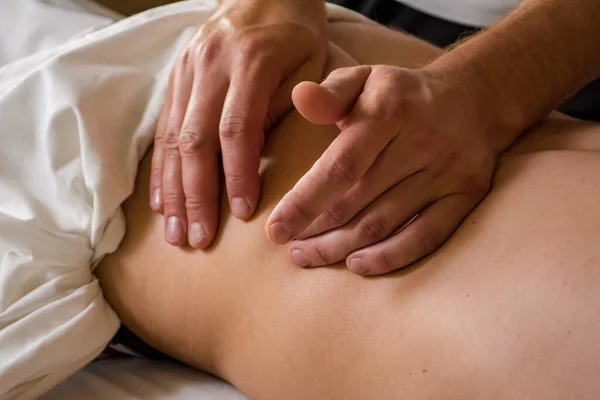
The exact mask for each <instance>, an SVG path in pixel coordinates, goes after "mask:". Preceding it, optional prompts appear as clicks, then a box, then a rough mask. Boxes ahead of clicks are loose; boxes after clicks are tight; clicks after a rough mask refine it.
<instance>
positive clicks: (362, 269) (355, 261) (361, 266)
mask: <svg viewBox="0 0 600 400" xmlns="http://www.w3.org/2000/svg"><path fill="white" fill-rule="evenodd" d="M348 269H349V270H350V271H352V272H354V273H355V274H358V275H364V274H366V273H367V267H366V266H365V262H364V261H363V260H361V259H360V258H358V257H355V258H351V259H350V260H348Z"/></svg>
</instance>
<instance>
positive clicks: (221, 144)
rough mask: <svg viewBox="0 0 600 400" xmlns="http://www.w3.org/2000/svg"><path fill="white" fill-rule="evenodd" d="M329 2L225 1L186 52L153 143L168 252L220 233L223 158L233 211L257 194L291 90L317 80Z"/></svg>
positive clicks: (241, 211)
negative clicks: (263, 158) (270, 139)
mask: <svg viewBox="0 0 600 400" xmlns="http://www.w3.org/2000/svg"><path fill="white" fill-rule="evenodd" d="M325 28H326V14H325V5H324V1H323V0H223V1H221V2H220V6H219V8H218V10H217V11H216V13H215V14H214V16H213V17H212V18H211V19H210V20H209V21H208V22H207V23H206V24H205V25H204V26H203V27H202V29H201V30H200V31H199V32H198V34H197V35H196V36H195V37H194V39H192V41H191V42H190V43H189V44H188V45H187V46H186V48H185V50H184V51H183V52H182V54H181V55H180V57H179V59H178V61H177V63H176V65H175V67H174V69H173V71H172V74H171V77H170V82H169V88H168V92H167V97H166V101H165V104H164V106H163V109H162V112H161V115H160V118H159V121H158V125H157V131H156V136H155V145H154V153H153V157H152V173H151V178H150V205H151V207H152V209H153V210H154V211H156V212H162V213H163V214H164V217H165V237H166V240H167V241H168V242H169V243H171V244H172V245H177V246H183V245H185V244H186V243H189V244H190V245H191V246H192V247H195V248H204V247H206V246H208V245H210V243H211V242H212V241H213V239H214V236H215V233H216V230H217V226H218V216H219V210H218V207H219V205H218V198H219V172H220V171H219V153H221V156H222V162H223V170H224V173H225V184H226V187H227V195H228V199H229V204H230V206H231V210H232V213H233V214H234V215H235V216H237V217H238V218H241V219H247V218H249V217H250V216H252V214H253V213H254V211H255V209H256V205H257V203H258V197H259V175H258V168H259V161H260V151H261V148H262V144H263V143H264V134H265V132H268V131H269V130H270V129H271V128H272V127H273V125H274V124H275V123H276V122H277V121H278V119H279V118H281V117H282V116H283V115H284V114H285V113H286V112H287V111H288V110H289V109H291V107H292V102H291V92H292V89H293V88H294V86H295V85H296V84H297V83H299V82H301V81H305V80H310V81H317V80H319V79H320V78H321V75H322V73H323V69H324V66H325V59H326V54H327V51H326V49H327V48H326V46H327V40H326V38H325Z"/></svg>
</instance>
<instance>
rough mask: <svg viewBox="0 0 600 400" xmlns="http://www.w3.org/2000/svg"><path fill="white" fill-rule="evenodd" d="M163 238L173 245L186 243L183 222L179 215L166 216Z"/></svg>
mask: <svg viewBox="0 0 600 400" xmlns="http://www.w3.org/2000/svg"><path fill="white" fill-rule="evenodd" d="M165 239H166V240H167V242H168V243H169V244H171V245H173V246H184V245H185V244H186V239H187V238H186V235H185V228H184V224H183V222H182V221H181V219H180V218H179V217H177V216H175V215H173V216H170V217H169V218H167V220H166V222H165Z"/></svg>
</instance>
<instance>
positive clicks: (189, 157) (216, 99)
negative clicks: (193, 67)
mask: <svg viewBox="0 0 600 400" xmlns="http://www.w3.org/2000/svg"><path fill="white" fill-rule="evenodd" d="M226 91H227V78H226V77H225V76H223V75H217V76H214V74H210V75H209V74H204V73H200V72H197V73H196V77H195V79H194V86H193V90H192V93H191V97H190V101H189V104H188V108H187V112H186V115H185V119H184V121H183V124H182V127H181V132H180V137H179V151H180V154H181V163H182V186H183V192H184V194H185V209H186V214H187V233H188V243H189V244H190V246H192V247H194V248H205V247H207V246H208V245H210V243H212V241H213V239H214V237H215V234H216V231H217V226H218V219H219V203H218V200H219V133H218V129H219V118H220V114H221V109H222V106H223V100H224V98H225V93H226Z"/></svg>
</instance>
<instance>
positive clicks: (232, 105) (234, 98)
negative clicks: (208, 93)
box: [219, 71, 277, 219]
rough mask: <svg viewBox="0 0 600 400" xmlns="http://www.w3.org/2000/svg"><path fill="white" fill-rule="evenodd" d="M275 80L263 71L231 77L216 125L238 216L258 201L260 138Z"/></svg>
mask: <svg viewBox="0 0 600 400" xmlns="http://www.w3.org/2000/svg"><path fill="white" fill-rule="evenodd" d="M276 85H277V82H276V81H274V80H273V78H272V77H270V76H269V74H268V73H267V72H266V71H261V72H257V73H256V74H253V75H252V76H251V77H250V78H249V77H248V75H247V74H242V73H241V72H238V73H236V74H235V75H234V76H233V77H232V80H231V84H230V86H229V91H228V93H227V97H226V98H225V103H224V106H223V114H222V116H221V121H220V124H219V137H220V140H221V151H222V158H223V171H224V173H225V182H226V185H227V195H228V198H229V204H230V206H231V211H232V213H233V214H234V215H235V216H236V217H238V218H240V219H248V218H250V217H251V216H252V214H254V210H255V209H256V206H257V204H258V195H259V175H258V168H259V163H260V150H261V137H262V134H263V133H262V129H263V124H264V121H265V119H266V117H267V110H268V107H269V101H270V99H271V96H272V95H273V92H274V90H275V86H276Z"/></svg>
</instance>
